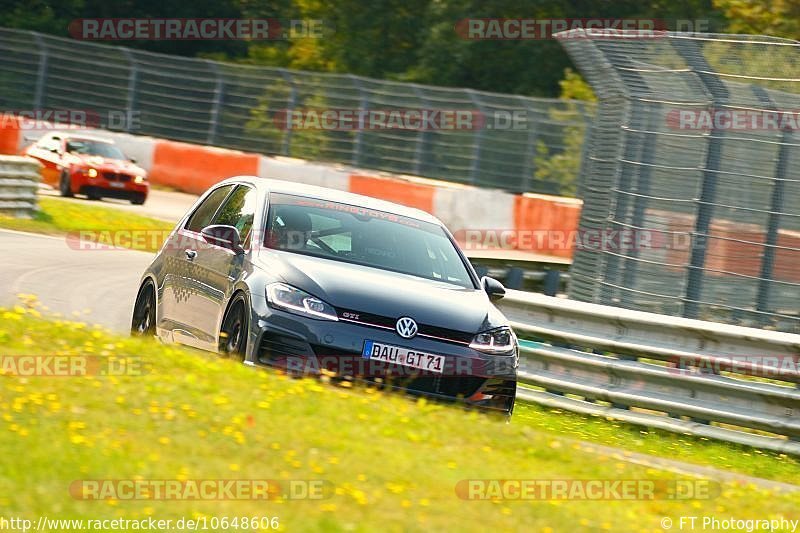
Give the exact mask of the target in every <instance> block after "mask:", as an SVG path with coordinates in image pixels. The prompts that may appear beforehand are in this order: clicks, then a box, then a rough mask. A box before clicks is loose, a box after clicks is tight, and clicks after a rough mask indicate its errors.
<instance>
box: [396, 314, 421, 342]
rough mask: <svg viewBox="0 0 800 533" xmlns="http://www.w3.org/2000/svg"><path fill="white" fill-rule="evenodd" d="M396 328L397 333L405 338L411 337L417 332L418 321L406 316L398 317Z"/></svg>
mask: <svg viewBox="0 0 800 533" xmlns="http://www.w3.org/2000/svg"><path fill="white" fill-rule="evenodd" d="M394 329H395V330H396V331H397V334H398V335H400V336H401V337H403V338H404V339H410V338H411V337H413V336H414V335H416V334H417V323H416V322H414V319H413V318H409V317H407V316H404V317H401V318H399V319H397V324H396V325H395V327H394Z"/></svg>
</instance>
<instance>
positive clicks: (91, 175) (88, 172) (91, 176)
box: [86, 168, 97, 178]
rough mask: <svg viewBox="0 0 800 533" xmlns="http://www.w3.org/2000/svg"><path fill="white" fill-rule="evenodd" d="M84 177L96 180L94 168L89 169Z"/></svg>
mask: <svg viewBox="0 0 800 533" xmlns="http://www.w3.org/2000/svg"><path fill="white" fill-rule="evenodd" d="M86 175H87V176H89V177H90V178H96V177H97V169H96V168H90V169H89V170H87V171H86Z"/></svg>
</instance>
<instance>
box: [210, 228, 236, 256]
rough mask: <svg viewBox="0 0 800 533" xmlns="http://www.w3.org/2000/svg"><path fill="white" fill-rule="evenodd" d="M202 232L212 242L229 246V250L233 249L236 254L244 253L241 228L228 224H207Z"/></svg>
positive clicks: (225, 246)
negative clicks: (240, 233)
mask: <svg viewBox="0 0 800 533" xmlns="http://www.w3.org/2000/svg"><path fill="white" fill-rule="evenodd" d="M200 233H201V234H202V235H203V237H204V238H205V239H206V240H207V241H209V242H210V243H211V244H216V245H217V246H222V247H224V248H228V249H229V250H233V252H234V253H235V254H236V255H241V254H243V253H244V248H243V247H242V237H241V236H240V235H239V230H238V229H236V227H234V226H228V225H227V224H212V225H211V226H206V227H205V228H203V230H202V231H201V232H200Z"/></svg>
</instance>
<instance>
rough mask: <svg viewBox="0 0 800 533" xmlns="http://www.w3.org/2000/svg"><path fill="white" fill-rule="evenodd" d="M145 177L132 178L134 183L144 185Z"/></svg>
mask: <svg viewBox="0 0 800 533" xmlns="http://www.w3.org/2000/svg"><path fill="white" fill-rule="evenodd" d="M144 180H145V177H144V176H136V177H135V178H133V182H134V183H144Z"/></svg>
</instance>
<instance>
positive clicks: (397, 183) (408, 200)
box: [350, 174, 436, 214]
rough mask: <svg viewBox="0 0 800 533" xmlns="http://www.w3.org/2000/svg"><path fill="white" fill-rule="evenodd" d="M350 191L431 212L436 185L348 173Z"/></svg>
mask: <svg viewBox="0 0 800 533" xmlns="http://www.w3.org/2000/svg"><path fill="white" fill-rule="evenodd" d="M350 192H353V193H356V194H363V195H364V196H372V197H373V198H380V199H381V200H388V201H390V202H395V203H398V204H403V205H406V206H408V207H416V208H417V209H422V210H423V211H427V212H428V213H433V195H434V194H436V187H432V186H430V185H422V184H420V183H413V182H410V181H405V180H397V179H391V178H378V177H375V176H364V175H360V174H350ZM433 214H435V213H433Z"/></svg>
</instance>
